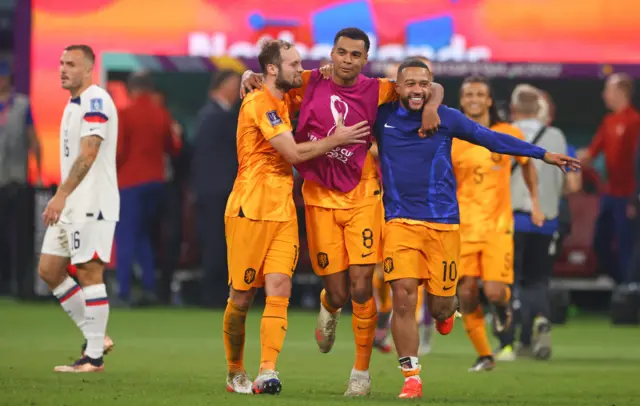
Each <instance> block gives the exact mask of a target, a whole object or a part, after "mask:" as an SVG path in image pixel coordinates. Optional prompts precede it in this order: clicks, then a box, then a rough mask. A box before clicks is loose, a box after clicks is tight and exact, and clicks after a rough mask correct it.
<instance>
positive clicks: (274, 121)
mask: <svg viewBox="0 0 640 406" xmlns="http://www.w3.org/2000/svg"><path fill="white" fill-rule="evenodd" d="M267 118H268V119H269V122H270V123H271V125H272V126H274V127H275V126H277V125H280V124H282V119H281V118H280V116H279V115H278V112H277V111H275V110H271V111H267Z"/></svg>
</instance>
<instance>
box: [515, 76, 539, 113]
mask: <svg viewBox="0 0 640 406" xmlns="http://www.w3.org/2000/svg"><path fill="white" fill-rule="evenodd" d="M542 99H543V98H542V97H541V95H540V91H539V90H538V89H536V88H535V87H533V86H531V85H529V84H526V83H525V84H520V85H518V86H516V88H515V89H513V93H511V107H512V108H513V110H514V111H516V112H518V113H521V114H535V115H539V114H540V107H541V101H542ZM545 102H546V101H545ZM547 110H548V104H547Z"/></svg>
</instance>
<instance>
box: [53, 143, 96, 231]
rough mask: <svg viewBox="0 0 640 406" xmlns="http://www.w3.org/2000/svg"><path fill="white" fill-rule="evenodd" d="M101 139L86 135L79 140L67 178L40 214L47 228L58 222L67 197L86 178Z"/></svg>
mask: <svg viewBox="0 0 640 406" xmlns="http://www.w3.org/2000/svg"><path fill="white" fill-rule="evenodd" d="M101 143H102V138H100V137H99V136H97V135H88V136H85V137H82V138H81V140H80V153H79V154H78V157H77V158H76V160H75V161H74V162H73V165H72V166H71V169H70V170H69V176H68V177H67V179H66V180H65V181H64V183H63V184H62V185H60V187H59V188H58V191H57V192H56V194H55V196H53V198H52V199H51V200H50V201H49V204H48V205H47V208H46V209H45V210H44V213H42V219H43V221H44V223H45V224H46V225H48V226H52V225H54V224H56V223H57V222H58V220H59V219H60V215H61V214H62V210H63V209H64V205H65V203H66V200H67V197H68V196H69V195H70V194H71V193H72V192H73V191H74V190H76V188H77V187H78V185H79V184H80V182H82V180H83V179H84V177H85V176H87V173H89V170H90V169H91V166H92V165H93V162H94V161H95V160H96V157H97V156H98V151H99V150H100V144H101Z"/></svg>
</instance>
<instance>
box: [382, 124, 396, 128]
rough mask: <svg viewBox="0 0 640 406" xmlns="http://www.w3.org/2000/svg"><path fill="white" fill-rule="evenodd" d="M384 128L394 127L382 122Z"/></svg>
mask: <svg viewBox="0 0 640 406" xmlns="http://www.w3.org/2000/svg"><path fill="white" fill-rule="evenodd" d="M384 128H395V127H392V126H390V125H389V124H387V123H384Z"/></svg>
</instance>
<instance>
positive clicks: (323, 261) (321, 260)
mask: <svg viewBox="0 0 640 406" xmlns="http://www.w3.org/2000/svg"><path fill="white" fill-rule="evenodd" d="M318 266H319V267H320V268H322V269H325V268H326V267H328V266H329V255H327V253H326V252H319V253H318Z"/></svg>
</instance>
